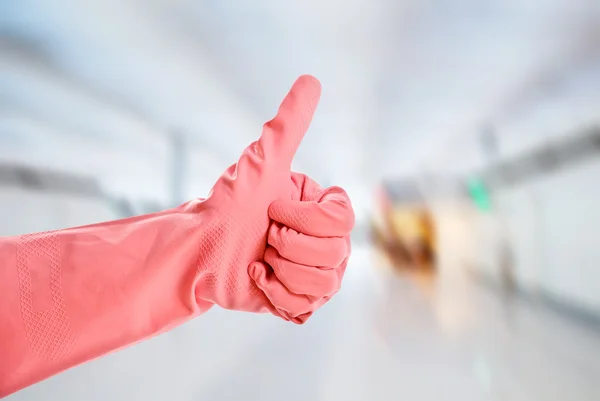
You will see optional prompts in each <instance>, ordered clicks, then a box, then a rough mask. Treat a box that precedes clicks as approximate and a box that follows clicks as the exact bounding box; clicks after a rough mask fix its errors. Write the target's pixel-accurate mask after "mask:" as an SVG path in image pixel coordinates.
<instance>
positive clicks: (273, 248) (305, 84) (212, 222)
mask: <svg viewBox="0 0 600 401" xmlns="http://www.w3.org/2000/svg"><path fill="white" fill-rule="evenodd" d="M320 96H321V85H320V83H319V81H318V80H317V79H316V78H314V77H311V76H308V75H305V76H301V77H300V78H298V80H297V81H296V82H295V83H294V85H293V86H292V88H291V90H290V92H289V93H288V95H287V96H286V97H285V99H284V100H283V102H282V103H281V106H280V107H279V111H278V113H277V115H276V116H275V118H274V119H272V120H271V121H269V122H267V123H266V124H265V125H264V126H263V132H262V135H261V137H260V138H259V139H258V140H257V141H255V142H253V143H252V144H250V146H248V147H247V148H246V149H245V150H244V151H243V153H242V155H241V157H240V159H239V160H238V162H237V163H236V164H234V165H232V166H231V167H229V168H228V169H227V170H226V171H225V172H224V173H223V175H222V176H221V177H220V178H219V179H218V180H217V182H216V183H215V185H214V187H213V188H212V190H211V192H210V194H209V196H208V198H207V199H206V200H204V201H203V202H201V203H200V204H199V205H197V206H198V207H199V208H200V209H201V210H202V212H203V213H201V215H202V216H203V217H202V219H203V224H202V225H203V227H204V228H203V240H202V241H201V243H200V247H201V248H202V249H201V250H200V258H199V260H198V271H197V274H196V285H195V294H196V298H197V300H198V301H199V302H200V301H205V302H210V303H215V304H217V305H220V306H221V307H224V308H226V309H233V310H240V311H250V312H271V313H273V314H274V315H277V316H280V317H281V318H283V319H286V320H289V321H292V322H294V323H298V324H301V323H304V322H305V321H306V320H307V319H308V318H309V317H310V315H311V314H312V313H313V312H314V311H315V310H316V309H317V308H319V307H320V306H321V305H323V304H324V303H325V302H327V301H328V300H329V299H330V298H331V297H332V296H333V295H334V294H335V293H336V292H337V291H338V290H339V288H340V285H341V280H342V276H343V274H344V271H345V269H346V265H347V263H348V258H349V255H350V236H349V235H350V231H351V230H352V228H353V225H354V212H353V210H352V206H351V204H350V199H349V198H348V195H347V194H346V193H345V192H344V190H343V189H341V188H339V187H331V188H325V189H323V188H321V187H320V186H319V185H318V184H317V183H316V182H314V181H313V180H311V179H310V178H308V177H306V176H305V175H303V174H298V173H292V172H291V164H292V160H293V158H294V155H295V153H296V151H297V149H298V146H299V145H300V142H301V141H302V138H303V137H304V134H305V133H306V131H307V130H308V127H309V125H310V122H311V120H312V117H313V115H314V113H315V109H316V107H317V103H318V102H319V98H320Z"/></svg>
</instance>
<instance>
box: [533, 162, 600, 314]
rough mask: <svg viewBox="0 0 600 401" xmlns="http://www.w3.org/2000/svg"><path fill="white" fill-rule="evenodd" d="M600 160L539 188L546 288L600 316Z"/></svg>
mask: <svg viewBox="0 0 600 401" xmlns="http://www.w3.org/2000/svg"><path fill="white" fill-rule="evenodd" d="M599 181H600V158H596V159H595V160H590V161H589V162H587V163H585V164H582V165H579V166H577V168H573V169H565V170H561V171H558V172H556V173H554V174H552V175H548V176H545V177H543V178H542V179H541V180H540V181H539V183H537V187H538V189H537V190H538V191H539V198H540V199H541V200H542V201H541V202H540V213H541V216H540V217H541V222H542V227H541V230H540V233H541V240H542V244H543V252H542V265H543V267H544V270H543V282H542V284H543V288H544V290H546V291H547V292H549V293H551V294H553V295H555V296H557V297H559V298H561V299H563V300H566V301H570V302H575V303H577V304H578V305H580V306H582V307H584V308H586V309H591V310H595V311H596V312H598V313H600V246H598V227H599V224H598V223H600V209H599V208H598V205H600V187H599V186H598V182H599Z"/></svg>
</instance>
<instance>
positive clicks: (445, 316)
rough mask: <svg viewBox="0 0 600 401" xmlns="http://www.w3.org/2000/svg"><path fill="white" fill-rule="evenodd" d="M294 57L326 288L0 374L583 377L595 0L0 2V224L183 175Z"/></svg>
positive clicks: (282, 87) (488, 381)
mask: <svg viewBox="0 0 600 401" xmlns="http://www.w3.org/2000/svg"><path fill="white" fill-rule="evenodd" d="M304 73H310V74H313V75H315V76H316V77H318V78H319V79H320V80H321V83H322V85H323V97H322V101H321V105H320V107H319V110H318V112H317V115H316V117H315V120H314V123H313V124H312V126H311V129H310V131H309V133H308V134H307V136H306V139H305V141H304V142H303V144H302V146H301V149H300V151H299V153H298V155H297V158H296V160H295V165H294V168H295V170H299V171H302V172H304V173H307V174H309V175H311V176H312V177H314V178H315V179H316V180H317V181H319V182H320V183H321V184H322V185H324V186H328V185H340V186H343V187H344V188H346V189H347V191H348V193H349V194H350V196H351V198H352V200H353V204H354V207H355V209H356V214H357V227H356V229H355V232H354V237H355V238H354V243H353V244H354V245H353V247H354V252H353V257H352V259H351V262H350V267H349V269H348V272H347V275H346V278H345V282H344V287H343V290H342V291H341V292H340V294H339V295H338V296H337V297H336V298H334V299H333V300H332V301H331V302H330V303H329V304H328V305H326V306H325V307H324V308H323V309H322V311H321V312H320V313H318V314H316V315H315V316H314V317H313V318H312V320H311V321H310V322H309V323H307V324H306V325H305V326H300V327H297V326H292V325H290V324H286V323H285V322H283V321H279V320H278V319H274V318H272V317H269V316H258V315H245V314H239V313H234V312H226V311H223V310H218V309H216V308H215V309H214V310H211V311H210V312H209V313H207V314H206V315H205V316H203V317H202V318H200V319H197V320H195V321H193V322H190V323H188V324H186V325H184V326H182V327H180V328H178V329H175V330H173V331H171V332H169V333H167V334H165V335H162V336H160V337H157V338H154V339H152V340H150V341H148V342H144V343H141V344H138V345H135V346H133V347H131V348H128V349H126V350H124V351H121V352H119V353H116V354H112V355H109V356H107V357H104V358H101V359H99V360H96V361H93V362H91V363H88V364H86V365H83V366H80V367H77V368H75V369H72V370H70V371H67V372H65V373H63V374H60V375H58V376H56V377H53V378H51V379H49V380H47V381H45V382H42V383H40V384H38V385H35V386H32V387H30V388H28V389H25V390H23V391H22V392H20V393H17V394H14V395H13V396H11V397H9V398H8V399H10V400H11V401H17V400H106V399H115V400H135V399H144V400H162V399H173V400H204V399H206V400H262V401H267V400H280V399H286V400H290V401H291V400H382V401H383V400H413V401H420V400H423V401H427V400H461V401H468V400H494V401H496V400H511V401H512V400H528V401H531V400H543V401H551V400H561V401H565V400H569V401H571V400H573V401H587V400H590V401H593V400H600V382H599V379H600V246H599V245H598V244H599V242H598V239H597V237H596V234H597V232H595V231H594V230H595V229H596V228H597V226H598V225H599V224H600V211H599V208H598V206H597V205H599V204H600V185H599V183H600V3H599V2H598V1H597V0H569V1H565V0H562V1H561V0H529V1H517V0H488V1H477V0H395V1H394V0H371V1H366V0H345V1H339V0H328V1H326V2H323V1H321V2H319V1H316V0H304V1H275V0H257V1H252V2H250V1H237V2H234V1H216V0H204V1H191V0H145V1H141V0H126V1H123V0H119V1H117V0H102V1H100V0H85V1H74V0H54V1H52V2H48V1H41V0H19V1H16V0H14V1H10V0H8V1H2V2H0V205H1V207H0V216H1V217H0V222H1V224H0V235H15V234H21V233H26V232H32V231H42V230H49V229H56V228H62V227H67V226H75V225H82V224H88V223H93V222H98V221H104V220H109V219H116V218H120V217H125V216H131V215H137V214H143V213H148V212H153V211H157V210H162V209H164V208H168V207H171V206H174V205H176V204H179V203H181V202H183V201H185V200H187V199H190V198H194V197H203V196H205V195H206V194H207V193H208V191H209V189H210V187H211V185H212V183H213V182H214V181H215V180H216V178H217V177H218V176H219V175H220V174H221V172H222V171H223V170H224V169H225V168H226V167H227V166H228V165H230V164H231V163H232V162H234V161H235V160H236V159H237V157H238V156H239V154H240V152H241V151H242V149H243V148H244V147H245V146H247V145H248V144H249V143H250V142H251V141H253V140H254V139H256V138H257V137H258V135H259V134H260V131H261V127H262V124H263V123H264V122H265V121H267V120H269V119H270V118H272V117H273V116H274V114H275V112H276V110H277V107H278V105H279V102H280V101H281V99H282V98H283V96H284V95H285V94H286V92H287V90H288V89H289V87H290V85H291V84H292V82H293V81H294V80H295V79H296V78H297V77H298V76H299V75H300V74H304ZM0 363H1V356H0Z"/></svg>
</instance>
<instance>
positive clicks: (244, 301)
mask: <svg viewBox="0 0 600 401" xmlns="http://www.w3.org/2000/svg"><path fill="white" fill-rule="evenodd" d="M319 97H320V85H319V83H318V81H317V80H316V79H315V78H312V77H309V76H303V77H301V78H299V79H298V81H296V83H295V84H294V86H293V87H292V89H291V91H290V93H289V94H288V96H287V97H286V98H285V99H284V101H283V103H282V105H281V107H280V109H279V112H278V114H277V116H276V117H275V118H274V119H273V120H271V121H270V122H268V123H267V124H265V126H264V129H263V134H262V136H261V138H260V139H259V140H258V141H257V142H255V143H253V144H251V145H250V146H249V147H248V148H247V149H246V150H245V151H244V152H243V154H242V156H241V158H240V159H239V161H238V163H237V164H236V165H233V166H231V167H230V168H229V169H228V170H227V171H226V172H225V173H224V174H223V175H222V176H221V177H220V178H219V180H218V181H217V183H216V184H215V186H214V187H213V189H212V191H211V193H210V195H209V197H208V198H207V199H206V200H194V201H191V202H188V203H186V204H184V205H182V206H180V207H178V208H175V209H171V210H166V211H163V212H159V213H154V214H150V215H145V216H138V217H133V218H129V219H123V220H118V221H111V222H105V223H100V224H94V225H90V226H85V227H78V228H71V229H65V230H58V231H52V232H46V233H38V234H28V235H23V236H19V237H7V238H1V239H0V397H1V396H5V395H8V394H10V393H12V392H15V391H17V390H19V389H21V388H23V387H26V386H28V385H31V384H33V383H36V382H38V381H40V380H43V379H45V378H47V377H49V376H51V375H54V374H56V373H58V372H60V371H63V370H65V369H68V368H70V367H72V366H75V365H78V364H80V363H83V362H85V361H88V360H90V359H93V358H96V357H98V356H101V355H103V354H106V353H108V352H111V351H114V350H117V349H120V348H123V347H125V346H128V345H130V344H133V343H135V342H139V341H141V340H143V339H145V338H148V337H151V336H154V335H156V334H159V333H162V332H165V331H167V330H169V329H171V328H173V327H174V326H176V325H179V324H181V323H183V322H185V321H187V320H189V319H191V318H193V317H195V316H198V315H199V314H201V313H203V312H205V311H207V310H208V309H209V308H210V307H211V306H212V305H213V304H217V305H220V306H222V307H224V308H227V309H235V310H242V311H251V312H267V311H269V312H272V313H274V314H276V315H278V316H281V317H283V318H284V319H288V320H291V321H293V322H295V323H303V322H305V321H306V319H307V318H308V317H309V316H310V315H311V313H312V312H314V310H315V309H316V308H318V307H319V306H321V305H322V304H323V303H325V302H326V301H327V300H328V299H329V298H330V297H331V295H333V294H334V293H335V292H336V291H337V290H338V289H339V286H340V281H341V276H342V274H343V272H344V270H345V267H346V263H347V260H348V256H349V253H350V242H349V233H350V231H351V229H352V226H353V224H354V215H353V212H352V208H351V205H350V201H349V199H348V197H347V196H346V194H345V193H344V192H343V191H342V190H341V189H339V188H335V187H334V188H330V189H326V190H321V189H320V188H318V186H317V185H316V184H315V183H314V182H313V181H311V180H310V179H308V178H306V177H304V176H302V175H296V174H294V175H293V176H292V175H291V173H290V165H291V161H292V158H293V156H294V153H295V152H296V149H297V147H298V145H299V143H300V141H301V139H302V137H303V135H304V133H305V132H306V130H307V129H308V125H309V123H310V120H311V119H312V115H313V113H314V111H315V108H316V104H317V102H318V99H319ZM40 207H43V205H40ZM269 216H270V218H271V219H273V220H274V222H271V219H270V218H269ZM267 239H268V241H269V244H270V246H269V247H268V248H267ZM265 250H266V252H265ZM263 261H264V262H266V264H265V263H264V262H263ZM269 265H271V266H272V268H271V267H270V266H269ZM336 266H337V267H336ZM199 340H200V339H199Z"/></svg>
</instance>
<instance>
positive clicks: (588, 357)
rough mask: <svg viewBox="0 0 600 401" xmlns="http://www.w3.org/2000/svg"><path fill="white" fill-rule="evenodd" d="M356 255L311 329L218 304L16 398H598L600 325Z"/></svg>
mask: <svg viewBox="0 0 600 401" xmlns="http://www.w3.org/2000/svg"><path fill="white" fill-rule="evenodd" d="M376 259H377V258H375V257H374V255H373V253H372V251H371V250H369V249H368V248H364V249H357V250H356V251H355V253H354V256H353V261H352V266H351V267H350V268H349V272H348V274H347V277H346V279H345V283H344V284H345V285H344V288H343V290H342V291H341V292H340V294H339V295H338V296H337V297H336V298H335V299H334V300H332V301H331V302H330V304H328V305H327V306H326V307H324V308H323V309H322V310H321V312H320V313H318V314H316V315H315V316H314V317H313V318H312V320H311V321H310V322H309V323H307V324H306V325H304V326H294V325H291V324H288V323H286V322H283V321H280V320H278V319H274V318H272V317H270V316H257V315H247V314H242V313H233V312H227V311H223V310H219V309H216V308H215V309H214V310H213V311H210V312H209V313H208V314H206V315H205V316H203V317H201V318H199V319H197V320H195V321H193V322H190V323H188V324H186V325H184V326H182V327H180V328H178V329H176V330H173V331H172V332H169V333H167V334H165V335H162V336H159V337H157V338H154V339H152V340H149V341H147V342H144V343H141V344H138V345H136V346H133V347H131V348H128V349H126V350H124V351H121V352H118V353H115V354H112V355H109V356H106V357H104V358H101V359H99V360H96V361H92V362H90V363H88V364H85V365H83V366H80V367H77V368H74V369H72V370H70V371H68V372H65V373H63V374H61V375H58V376H56V377H54V378H51V379H49V380H46V381H45V382H42V383H40V384H38V385H35V386H32V387H30V388H28V389H25V390H23V391H21V392H19V393H17V394H14V395H12V396H10V397H8V398H7V399H8V400H10V401H18V400H23V401H24V400H39V401H42V400H43V401H48V400H86V401H87V400H90V401H91V400H211V401H219V400H236V401H237V400H240V401H250V400H261V401H271V400H273V401H281V400H286V401H294V400H331V401H333V400H345V401H348V400H364V401H374V400H377V401H386V400H410V401H429V400H432V401H440V400H460V401H470V400H474V401H475V400H477V401H479V400H481V401H487V400H491V401H497V400H510V401H521V400H523V401H535V400H541V401H552V400H560V401H588V400H589V401H597V400H600V332H599V331H598V329H595V328H593V327H590V326H587V325H585V324H583V323H581V322H578V321H577V320H574V319H571V318H569V317H567V316H563V315H560V314H557V313H555V312H553V311H551V310H549V309H547V308H543V307H540V306H536V305H535V304H532V303H530V302H526V301H524V300H522V299H520V298H506V297H504V296H502V295H501V294H499V293H497V292H495V291H492V290H490V289H489V288H486V287H482V286H480V285H479V284H475V283H474V282H473V281H471V280H469V279H466V278H463V277H460V276H459V275H457V277H454V278H449V277H448V278H444V279H443V280H442V279H439V278H437V279H436V278H432V277H429V276H419V275H401V276H398V275H395V274H392V273H391V272H390V271H389V270H382V269H380V268H373V265H374V264H376V265H379V263H378V262H375V260H376Z"/></svg>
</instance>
